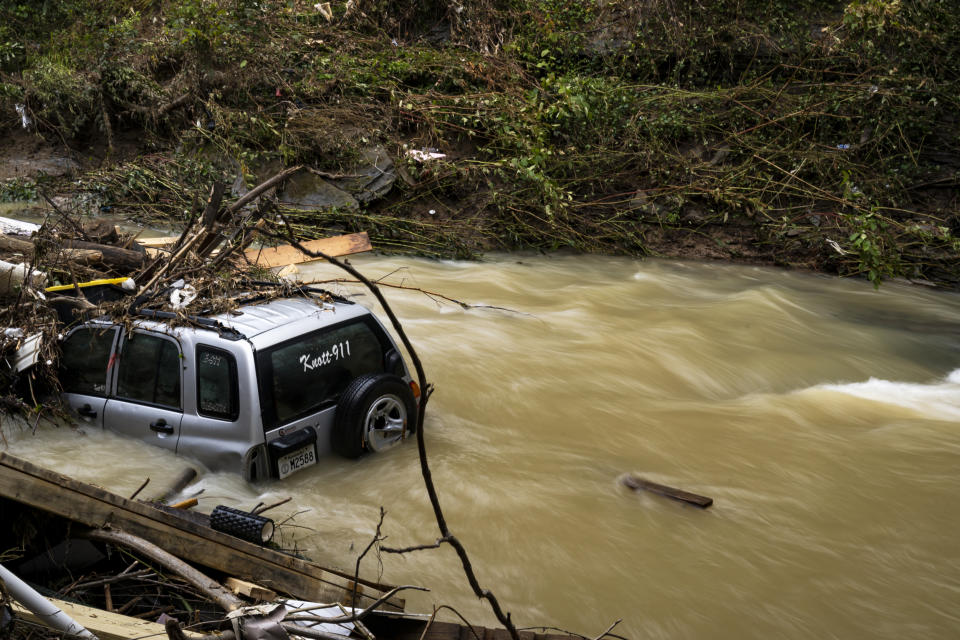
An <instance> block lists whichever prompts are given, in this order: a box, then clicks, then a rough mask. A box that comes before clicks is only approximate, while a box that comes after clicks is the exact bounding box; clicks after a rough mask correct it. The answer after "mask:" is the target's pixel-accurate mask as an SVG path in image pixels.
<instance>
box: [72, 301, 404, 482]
mask: <svg viewBox="0 0 960 640" xmlns="http://www.w3.org/2000/svg"><path fill="white" fill-rule="evenodd" d="M328 300H329V299H328ZM131 318H132V320H128V321H127V322H126V323H119V322H113V321H110V320H107V319H98V320H93V321H89V322H86V323H85V324H82V325H80V326H78V327H76V328H74V329H73V330H71V331H70V332H69V333H68V334H67V335H66V336H65V337H64V339H63V342H62V344H61V347H62V359H61V369H60V382H61V385H62V387H63V395H62V399H63V401H64V402H65V404H67V405H69V409H70V411H71V412H72V413H75V414H76V415H77V416H79V418H80V419H81V420H83V421H85V422H87V423H90V424H93V425H97V426H101V427H103V428H106V429H109V430H111V431H116V432H118V433H122V434H126V435H130V436H133V437H135V438H139V439H141V440H143V441H145V442H149V443H151V444H154V445H157V446H161V447H164V448H166V449H170V450H171V451H175V452H177V453H180V454H183V455H187V456H192V457H194V458H196V459H198V460H200V461H201V462H203V463H204V464H206V465H207V466H209V467H210V468H212V469H218V470H234V471H238V472H240V473H242V474H243V476H244V477H245V478H246V479H247V480H250V481H256V480H262V479H266V478H285V477H287V476H289V475H291V474H293V473H295V472H296V471H299V470H300V469H303V468H305V467H308V466H311V465H313V464H316V462H317V459H318V457H319V456H322V455H324V454H325V453H328V452H330V451H334V452H336V453H339V454H341V455H344V456H347V457H358V456H360V455H361V454H363V453H364V452H367V451H381V450H383V449H386V448H388V447H391V446H393V445H395V444H397V443H399V442H400V441H401V440H402V439H403V438H404V437H405V436H406V435H407V434H410V433H412V432H413V431H414V430H415V428H416V424H415V422H416V417H417V409H416V408H417V402H418V398H419V393H420V392H419V389H418V387H417V385H416V383H415V382H414V381H413V380H412V379H411V377H410V374H409V372H408V370H407V367H406V364H405V363H404V361H403V358H402V356H401V355H400V351H399V349H398V348H397V345H396V344H395V343H394V341H393V340H392V339H391V337H390V335H389V334H388V333H387V332H386V331H385V330H384V328H383V326H382V325H381V324H380V322H379V321H378V320H377V318H376V317H375V316H374V315H373V314H372V313H370V311H369V310H367V309H366V308H364V307H363V306H361V305H359V304H355V303H351V302H349V301H347V300H344V299H341V298H336V299H335V300H334V301H333V302H330V301H321V300H320V299H318V298H315V297H312V296H309V295H305V296H304V297H294V298H282V299H277V300H273V301H270V302H266V303H263V304H255V305H245V306H241V307H239V308H237V309H236V310H234V311H232V312H230V313H225V314H222V315H217V316H212V317H207V318H193V319H192V321H191V322H190V324H189V326H183V322H182V321H181V322H178V323H176V324H174V323H173V322H172V320H173V318H174V315H173V314H170V313H164V312H157V311H141V312H140V313H139V314H138V315H136V316H131Z"/></svg>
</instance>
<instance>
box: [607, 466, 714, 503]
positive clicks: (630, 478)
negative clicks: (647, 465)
mask: <svg viewBox="0 0 960 640" xmlns="http://www.w3.org/2000/svg"><path fill="white" fill-rule="evenodd" d="M620 483H621V484H623V485H624V486H625V487H629V488H630V489H633V490H634V491H637V490H639V489H644V490H646V491H649V492H650V493H655V494H657V495H661V496H664V497H666V498H671V499H673V500H678V501H680V502H686V503H687V504H692V505H693V506H695V507H700V508H701V509H706V508H707V507H709V506H710V505H712V504H713V498H708V497H707V496H701V495H698V494H696V493H690V492H689V491H683V490H682V489H676V488H674V487H668V486H667V485H665V484H657V483H656V482H650V481H649V480H644V479H643V478H641V477H640V476H635V475H632V474H628V475H625V476H623V477H622V478H621V479H620Z"/></svg>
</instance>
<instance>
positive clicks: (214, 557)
mask: <svg viewBox="0 0 960 640" xmlns="http://www.w3.org/2000/svg"><path fill="white" fill-rule="evenodd" d="M0 494H2V495H3V496H5V497H8V498H10V499H13V500H16V501H18V502H22V503H23V504H27V505H29V506H32V507H35V508H38V509H41V510H43V511H48V512H50V513H54V514H56V515H59V516H62V517H64V518H68V519H70V520H73V521H75V522H79V523H82V524H85V525H87V526H90V527H103V526H106V525H110V526H112V527H116V528H118V529H121V530H123V531H127V532H129V533H132V534H134V535H136V536H140V537H141V538H144V539H145V540H149V541H150V542H153V543H154V544H156V545H158V546H160V547H162V548H163V549H165V550H166V551H168V552H170V553H172V554H174V555H175V556H178V557H180V558H182V559H184V560H187V561H190V562H194V563H196V564H198V565H202V566H206V567H210V568H212V569H216V570H218V571H222V572H224V573H227V574H230V575H233V576H237V577H239V578H242V579H246V580H251V581H254V582H257V583H260V584H263V585H265V586H267V587H269V588H270V589H273V590H275V591H280V592H283V593H288V594H290V595H293V596H295V597H297V598H300V599H303V600H312V601H316V602H343V603H349V602H350V598H351V595H352V591H351V590H350V589H349V588H348V586H347V585H348V584H349V581H348V580H346V579H344V578H343V577H341V572H337V571H330V570H328V569H326V568H324V567H321V566H320V565H317V564H315V563H313V562H309V561H306V560H302V559H300V558H296V557H294V556H291V555H287V554H285V553H281V552H279V551H276V550H273V549H268V548H265V547H260V546H257V545H255V544H252V543H250V542H246V541H244V540H240V539H239V538H234V537H233V536H230V535H227V534H225V533H221V532H219V531H214V530H213V529H209V528H207V527H203V526H201V525H199V524H197V523H196V522H193V521H191V520H188V519H185V518H180V517H177V516H176V515H173V514H170V513H166V512H164V511H161V510H159V509H156V508H154V507H153V506H152V505H150V504H148V503H142V502H137V501H132V500H127V499H126V498H124V497H123V496H119V495H117V494H114V493H110V492H109V491H106V490H104V489H102V488H100V487H96V486H93V485H90V484H86V483H83V482H80V481H78V480H74V479H73V478H68V477H66V476H63V475H60V474H58V473H54V472H53V471H50V470H48V469H43V468H42V467H38V466H36V465H34V464H32V463H30V462H27V461H26V460H22V459H20V458H17V457H15V456H12V455H10V454H8V453H5V452H0ZM360 582H361V583H362V584H363V585H364V587H363V588H362V589H360V590H359V598H358V600H359V604H360V606H361V607H363V606H366V605H368V604H370V603H372V602H373V601H374V600H376V599H377V598H379V597H380V596H381V595H383V592H384V591H386V590H388V589H389V588H390V587H388V586H386V585H381V584H378V583H375V582H371V581H367V580H363V579H361V580H360ZM403 605H404V601H403V599H402V598H397V597H394V598H391V599H390V601H388V603H387V605H386V606H387V608H388V609H393V610H397V611H402V610H403Z"/></svg>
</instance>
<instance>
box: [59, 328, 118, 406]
mask: <svg viewBox="0 0 960 640" xmlns="http://www.w3.org/2000/svg"><path fill="white" fill-rule="evenodd" d="M116 333H117V330H116V329H113V328H111V329H94V328H90V329H78V330H77V331H74V332H73V333H72V334H70V337H69V338H67V339H66V340H65V341H64V342H63V345H62V346H61V350H62V352H63V357H62V358H61V360H60V381H61V384H62V385H63V390H64V391H66V392H68V393H82V394H85V395H91V396H106V395H107V368H108V366H109V364H110V351H111V349H112V347H113V339H114V338H115V337H116Z"/></svg>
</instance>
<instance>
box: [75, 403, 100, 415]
mask: <svg viewBox="0 0 960 640" xmlns="http://www.w3.org/2000/svg"><path fill="white" fill-rule="evenodd" d="M77 415H78V416H80V417H81V418H96V417H97V412H96V411H94V410H93V407H91V406H90V405H89V404H85V405H83V406H82V407H80V408H79V409H77Z"/></svg>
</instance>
